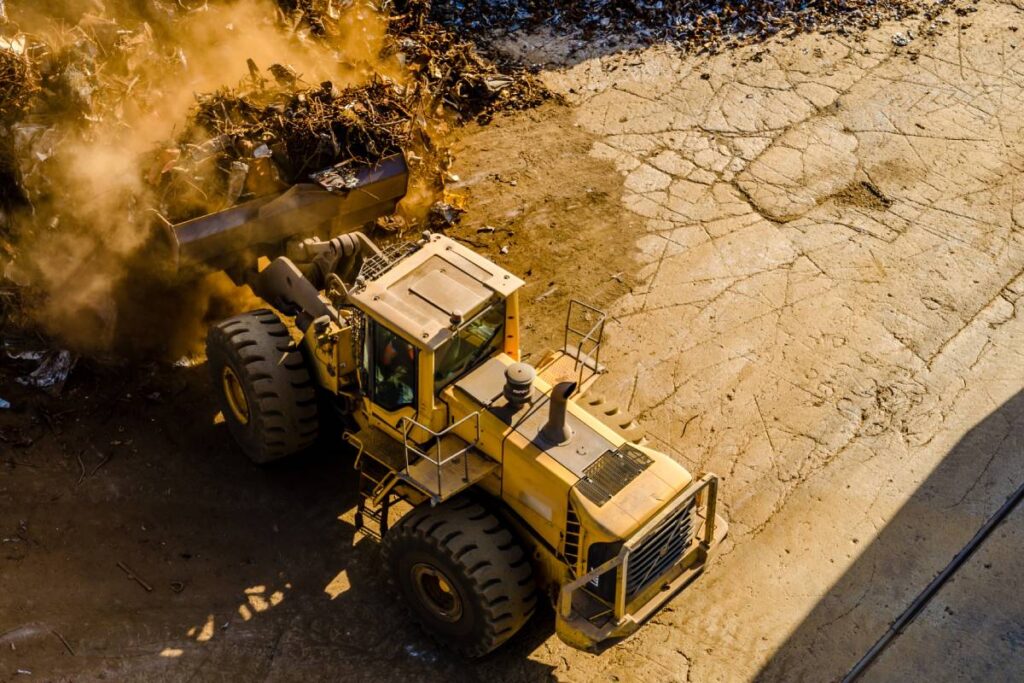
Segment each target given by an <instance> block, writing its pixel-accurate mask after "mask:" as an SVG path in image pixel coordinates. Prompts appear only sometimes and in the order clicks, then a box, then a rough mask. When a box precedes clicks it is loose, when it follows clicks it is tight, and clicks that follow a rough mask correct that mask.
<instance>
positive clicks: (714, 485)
mask: <svg viewBox="0 0 1024 683" xmlns="http://www.w3.org/2000/svg"><path fill="white" fill-rule="evenodd" d="M705 489H707V494H708V495H707V498H706V499H705V500H703V501H701V494H702V493H703V492H704V490H705ZM691 501H694V502H695V503H696V504H697V505H698V506H701V503H702V502H703V505H702V507H703V508H704V511H705V512H704V538H703V539H701V540H700V541H699V543H700V544H701V546H703V547H704V549H705V550H706V549H707V548H708V547H710V546H711V544H712V542H713V541H714V538H715V537H714V533H715V510H716V508H717V506H718V477H717V476H715V475H714V474H710V473H709V474H705V475H704V476H703V477H702V478H701V479H699V480H698V481H696V482H693V483H691V484H690V485H689V486H688V487H687V488H686V490H684V491H683V492H682V493H681V494H679V496H677V497H676V502H674V504H672V505H668V506H666V507H665V509H663V510H662V511H661V512H660V513H658V514H657V515H655V516H654V518H652V519H651V520H650V521H649V522H647V524H645V525H644V526H643V527H642V528H641V529H640V530H639V531H637V532H636V533H635V534H634V535H633V536H632V537H631V538H629V539H628V540H627V541H626V542H624V543H623V544H622V548H621V549H620V550H619V553H618V555H616V556H615V557H613V558H611V559H609V560H607V561H606V562H604V563H602V564H601V565H599V566H598V567H596V568H594V569H592V570H591V571H590V572H588V573H587V574H584V575H583V576H581V577H579V578H577V579H575V580H574V581H572V582H571V583H567V584H565V585H564V586H562V589H561V590H560V591H559V594H558V613H559V614H560V615H561V616H562V617H563V618H569V616H570V615H571V614H572V598H573V595H574V594H575V593H576V591H578V590H580V589H582V588H584V586H586V585H587V584H589V583H591V582H592V581H595V580H596V579H598V578H599V577H601V576H603V575H604V574H607V573H608V572H610V571H612V570H615V571H616V574H617V576H616V583H615V601H614V603H613V605H612V606H611V607H612V612H613V613H614V615H615V618H616V620H618V621H619V622H621V621H622V619H623V617H625V616H626V607H627V604H626V584H627V578H628V577H627V568H628V566H629V555H630V553H631V552H632V551H633V549H634V548H636V547H637V546H638V545H641V544H642V543H643V542H644V541H645V540H647V538H648V537H649V536H651V535H652V534H653V533H655V532H656V531H657V530H658V529H659V528H660V526H661V524H662V522H664V521H665V520H666V519H667V518H669V517H670V516H671V515H672V514H673V513H675V512H677V511H678V510H680V509H681V508H683V507H685V506H687V505H689V504H690V502H691ZM688 555H689V553H685V554H684V555H683V556H682V557H683V558H685V557H687V556H688ZM681 561H682V560H680V562H681ZM642 592H643V591H640V593H642ZM606 604H607V603H606Z"/></svg>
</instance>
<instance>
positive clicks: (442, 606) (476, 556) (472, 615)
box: [381, 497, 537, 657]
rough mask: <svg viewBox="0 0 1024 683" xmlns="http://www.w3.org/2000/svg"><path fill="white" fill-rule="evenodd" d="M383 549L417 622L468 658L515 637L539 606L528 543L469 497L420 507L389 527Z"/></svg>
mask: <svg viewBox="0 0 1024 683" xmlns="http://www.w3.org/2000/svg"><path fill="white" fill-rule="evenodd" d="M381 553H382V557H383V559H384V565H385V567H386V568H387V569H388V570H389V572H390V575H391V579H392V581H393V582H394V584H395V586H396V587H397V588H398V590H399V592H400V593H401V594H402V597H403V598H404V599H405V601H406V603H407V604H408V605H409V608H410V610H411V611H412V614H413V616H414V618H415V619H416V621H418V622H419V623H420V625H421V626H422V627H423V629H424V630H425V631H426V632H427V633H428V634H429V635H430V636H432V637H433V638H434V639H435V640H437V641H438V642H439V643H441V644H442V645H444V646H446V647H448V648H450V649H452V650H455V651H456V652H459V653H460V654H462V655H464V656H466V657H480V656H483V655H485V654H487V653H488V652H490V651H492V650H494V649H495V648H497V647H498V646H499V645H501V644H502V643H504V642H505V641H506V640H508V639H509V638H511V637H512V636H513V635H515V633H516V632H517V631H518V630H519V629H520V628H522V626H523V624H525V623H526V622H527V621H528V620H529V618H530V616H532V614H533V611H534V608H535V606H536V603H537V598H536V590H535V586H534V579H533V570H532V567H531V566H530V561H529V558H528V557H527V555H526V554H525V553H524V552H523V549H522V547H521V546H520V545H519V543H518V542H517V541H516V538H515V537H514V536H513V535H512V533H511V532H510V531H509V530H508V529H506V528H505V527H504V526H503V525H502V523H501V522H500V521H499V520H498V519H497V518H496V517H495V516H494V515H492V514H491V513H490V512H488V511H487V510H486V509H485V508H484V507H483V506H481V505H480V504H479V503H476V502H474V501H473V500H471V499H469V498H465V497H462V498H455V499H452V500H450V501H447V502H445V503H443V504H441V505H439V506H437V507H430V506H429V505H422V506H420V507H417V508H415V509H414V510H412V511H411V512H410V513H408V514H407V515H406V516H405V517H403V518H402V520H401V521H400V522H399V523H398V524H397V525H396V526H395V527H393V528H392V529H391V530H390V531H389V532H388V534H387V535H386V536H385V538H384V544H383V547H382V550H381Z"/></svg>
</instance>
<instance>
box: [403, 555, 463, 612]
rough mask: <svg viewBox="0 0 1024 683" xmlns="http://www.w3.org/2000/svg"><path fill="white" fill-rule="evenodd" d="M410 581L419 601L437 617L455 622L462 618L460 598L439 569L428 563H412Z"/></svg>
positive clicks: (449, 580) (450, 582)
mask: <svg viewBox="0 0 1024 683" xmlns="http://www.w3.org/2000/svg"><path fill="white" fill-rule="evenodd" d="M412 583H413V586H415V588H416V594H417V596H419V599H420V602H422V603H423V605H424V606H425V607H427V608H428V609H429V610H430V612H431V613H432V614H433V615H434V616H436V617H437V618H438V619H441V620H443V621H448V622H455V621H458V620H459V619H461V618H462V598H461V597H459V593H458V591H456V590H455V587H454V586H453V585H452V581H451V579H449V578H448V577H447V576H445V575H444V573H442V572H441V571H440V570H439V569H437V568H436V567H432V566H430V565H428V564H417V565H414V566H413V568H412Z"/></svg>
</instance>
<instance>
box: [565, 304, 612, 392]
mask: <svg viewBox="0 0 1024 683" xmlns="http://www.w3.org/2000/svg"><path fill="white" fill-rule="evenodd" d="M576 307H580V308H583V309H585V311H589V312H590V313H594V314H596V315H597V322H595V323H594V324H593V326H591V328H590V329H589V330H587V331H586V332H584V331H583V330H577V329H576V328H575V327H573V326H572V315H573V311H574V310H575V309H576ZM607 320H608V314H607V313H605V312H604V311H602V310H601V309H600V308H597V307H596V306H591V305H590V304H588V303H585V302H583V301H580V300H579V299H570V300H569V310H568V312H567V313H566V316H565V333H564V338H563V340H562V348H564V349H565V351H566V353H568V352H569V333H570V332H571V333H573V334H575V335H577V336H578V337H579V345H578V346H577V347H576V357H575V358H573V361H574V363H573V371H574V372H578V373H579V376H578V382H577V386H583V368H585V367H586V366H587V365H586V363H585V362H584V360H583V356H585V355H589V353H593V354H594V357H593V360H594V372H595V373H596V372H597V371H598V368H599V367H600V366H601V343H602V341H603V340H604V325H605V322H607ZM588 341H589V342H590V343H592V344H593V348H592V349H591V350H590V352H589V353H588V352H587V350H586V345H587V342H588Z"/></svg>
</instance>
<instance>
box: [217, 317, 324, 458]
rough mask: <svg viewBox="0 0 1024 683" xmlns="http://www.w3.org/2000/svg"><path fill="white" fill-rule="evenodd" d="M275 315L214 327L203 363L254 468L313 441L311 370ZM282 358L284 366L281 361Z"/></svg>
mask: <svg viewBox="0 0 1024 683" xmlns="http://www.w3.org/2000/svg"><path fill="white" fill-rule="evenodd" d="M291 343H292V338H291V335H290V334H289V333H288V329H287V328H286V327H285V326H284V324H283V323H282V322H281V320H280V318H278V317H277V314H276V313H274V312H273V311H270V310H267V309H260V310H258V311H251V312H249V313H243V314H242V315H237V316H235V317H233V318H228V319H227V320H224V321H223V322H220V323H218V324H216V325H214V326H212V327H211V328H210V330H209V333H208V334H207V336H206V357H207V359H208V361H209V365H210V372H211V375H212V378H213V383H214V386H215V387H216V388H217V396H218V399H219V403H220V407H221V411H222V412H223V413H224V421H225V422H226V423H227V425H228V430H229V431H230V432H231V436H232V437H234V439H235V441H236V442H237V443H238V445H239V446H241V448H242V450H243V451H245V454H246V455H248V456H249V458H251V459H252V460H253V461H254V462H257V463H260V464H262V463H268V462H272V461H274V460H278V459H280V458H283V457H285V456H288V455H291V454H293V453H296V452H298V451H301V450H302V449H304V448H306V447H308V446H310V445H311V444H312V443H313V442H314V441H315V440H316V437H317V433H318V431H319V420H318V416H317V396H316V389H315V387H314V385H313V381H312V380H311V379H310V376H309V370H308V369H307V368H306V363H305V360H304V358H303V357H302V353H300V352H298V351H290V350H289V349H290V348H291ZM282 358H283V360H282Z"/></svg>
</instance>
